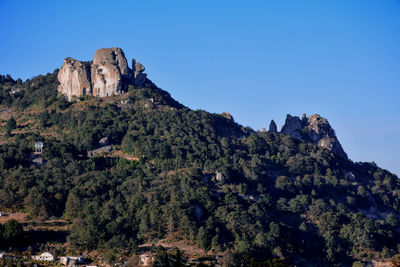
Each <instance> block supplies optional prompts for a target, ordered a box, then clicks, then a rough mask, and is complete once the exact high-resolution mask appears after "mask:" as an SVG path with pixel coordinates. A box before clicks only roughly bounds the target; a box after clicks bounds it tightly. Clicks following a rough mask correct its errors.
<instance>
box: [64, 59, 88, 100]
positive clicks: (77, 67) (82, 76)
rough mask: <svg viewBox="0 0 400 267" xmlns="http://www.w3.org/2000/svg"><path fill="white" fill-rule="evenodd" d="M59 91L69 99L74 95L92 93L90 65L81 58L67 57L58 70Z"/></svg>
mask: <svg viewBox="0 0 400 267" xmlns="http://www.w3.org/2000/svg"><path fill="white" fill-rule="evenodd" d="M57 77H58V81H59V82H60V85H59V86H58V89H57V90H58V91H59V92H60V93H63V94H64V95H65V96H66V97H67V99H68V100H71V98H72V96H74V95H75V96H82V95H87V94H91V93H92V85H91V83H90V65H89V64H88V63H83V62H81V61H79V60H76V59H73V58H70V57H67V58H66V59H64V63H63V65H62V66H61V69H60V71H59V72H58V76H57Z"/></svg>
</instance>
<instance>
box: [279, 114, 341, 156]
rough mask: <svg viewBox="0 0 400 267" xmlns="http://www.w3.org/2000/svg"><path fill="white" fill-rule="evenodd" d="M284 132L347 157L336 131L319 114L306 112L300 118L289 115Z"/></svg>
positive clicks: (283, 128)
mask: <svg viewBox="0 0 400 267" xmlns="http://www.w3.org/2000/svg"><path fill="white" fill-rule="evenodd" d="M281 132H282V133H284V134H287V135H290V136H292V137H294V138H296V139H299V140H302V141H305V142H311V143H313V144H315V145H318V146H319V147H323V148H326V149H328V150H331V151H332V152H334V153H335V154H337V155H339V156H341V157H342V158H347V154H346V153H345V152H344V150H343V148H342V146H341V145H340V142H339V140H338V139H337V137H336V134H335V131H334V130H333V129H332V127H331V126H330V125H329V122H328V120H327V119H325V118H323V117H321V116H320V115H318V114H314V115H312V116H310V117H307V116H306V115H305V114H304V115H303V116H302V119H301V120H300V118H299V117H296V116H294V117H293V116H291V115H289V114H288V115H287V117H286V121H285V125H283V127H282V130H281Z"/></svg>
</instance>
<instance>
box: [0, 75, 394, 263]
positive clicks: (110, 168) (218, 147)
mask: <svg viewBox="0 0 400 267" xmlns="http://www.w3.org/2000/svg"><path fill="white" fill-rule="evenodd" d="M57 85H58V81H57V70H56V71H55V72H54V73H51V74H47V75H44V76H42V75H41V76H38V77H35V78H33V79H32V80H27V81H25V82H22V81H21V80H20V79H19V80H17V81H15V80H13V79H12V78H11V77H10V76H0V105H1V112H2V117H1V119H2V121H1V123H2V124H1V125H2V127H1V135H0V144H1V145H0V155H1V156H0V209H4V210H9V211H11V210H13V211H26V212H27V213H29V215H30V216H31V217H32V218H34V219H35V220H39V221H40V220H45V219H48V218H53V219H58V218H62V219H66V220H67V221H68V222H70V223H71V227H70V230H69V231H68V242H69V244H70V246H71V247H72V248H73V249H76V250H80V251H85V250H86V251H92V250H99V249H101V250H105V251H113V252H114V253H117V251H119V250H123V249H124V250H128V251H129V253H135V252H136V251H137V248H138V245H139V244H141V243H143V242H147V241H150V242H152V241H153V240H157V239H162V238H165V237H168V236H174V238H176V239H180V240H188V241H190V242H192V243H195V244H196V245H197V246H199V247H200V248H202V249H204V250H206V251H214V252H216V253H217V252H221V253H223V255H224V264H225V266H240V265H241V264H242V265H244V266H250V265H252V266H268V265H267V263H266V262H267V261H268V260H272V259H284V260H283V261H282V262H285V264H288V265H290V264H298V265H306V264H309V265H315V266H322V265H332V266H343V265H350V266H351V265H352V264H353V262H357V261H364V262H366V261H368V260H371V259H384V260H390V258H391V257H394V256H395V255H396V254H398V253H400V230H399V226H400V223H399V219H400V217H399V215H400V182H399V180H398V177H397V176H396V175H394V174H391V173H390V172H388V171H386V170H383V169H381V168H379V167H378V166H376V164H374V163H354V162H352V161H350V160H348V159H345V158H343V157H340V156H338V155H336V154H334V153H333V152H331V151H329V150H327V149H324V148H321V147H318V146H317V145H314V144H312V143H308V142H302V141H299V140H298V139H295V138H292V137H290V136H289V135H285V134H283V133H273V132H258V131H254V130H252V129H251V128H249V127H243V126H241V125H239V124H237V123H235V122H234V120H233V119H232V118H231V117H230V116H228V115H227V114H222V115H220V114H211V113H208V112H206V111H202V110H191V109H189V108H187V107H185V106H183V105H182V104H180V103H178V102H177V101H175V100H174V99H172V98H171V96H170V95H169V94H168V93H167V92H165V91H163V90H161V89H159V88H158V87H157V86H155V85H154V84H153V83H151V82H150V81H149V80H147V82H146V83H145V84H144V86H143V87H140V88H139V87H135V86H132V85H130V86H129V88H128V92H127V93H125V94H122V95H121V96H110V97H106V98H96V97H88V96H85V97H81V98H80V99H75V100H74V101H72V102H68V101H67V100H66V99H65V97H63V96H60V95H58V94H57ZM267 119H268V118H266V120H267ZM104 138H106V139H107V142H108V145H111V147H112V151H106V152H101V153H95V154H92V155H88V151H93V150H95V149H97V148H100V147H102V146H103V145H102V144H101V140H102V139H103V140H104ZM35 141H42V142H43V144H44V148H43V153H42V154H41V155H40V156H39V157H41V158H42V161H41V162H40V163H39V164H38V163H37V162H35V161H34V158H35V157H34V156H33V155H32V153H33V151H34V144H35ZM99 142H100V143H99ZM15 227H17V226H15ZM3 228H4V227H0V232H1V233H3V232H5V231H4V229H3ZM17 228H18V227H17ZM18 235H21V233H20V231H19V232H18ZM9 244H10V243H7V241H6V238H5V234H2V235H0V245H1V246H2V247H3V248H8V247H9V246H10V245H9ZM18 246H19V247H21V246H22V247H23V245H21V244H18V242H17V243H15V247H18ZM110 260H112V259H110ZM262 262H264V265H261V264H262ZM257 264H258V265H257ZM282 264H283V263H282Z"/></svg>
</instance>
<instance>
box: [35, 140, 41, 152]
mask: <svg viewBox="0 0 400 267" xmlns="http://www.w3.org/2000/svg"><path fill="white" fill-rule="evenodd" d="M42 151H43V142H42V141H36V142H35V153H36V154H41V153H42Z"/></svg>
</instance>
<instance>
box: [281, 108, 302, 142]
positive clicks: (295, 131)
mask: <svg viewBox="0 0 400 267" xmlns="http://www.w3.org/2000/svg"><path fill="white" fill-rule="evenodd" d="M302 128H303V127H302V124H301V120H300V119H299V117H296V116H294V117H293V116H291V115H289V114H287V115H286V121H285V124H284V125H283V126H282V129H281V132H282V133H284V134H287V135H290V136H292V137H294V138H297V139H300V140H301V139H302V134H301V129H302Z"/></svg>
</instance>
